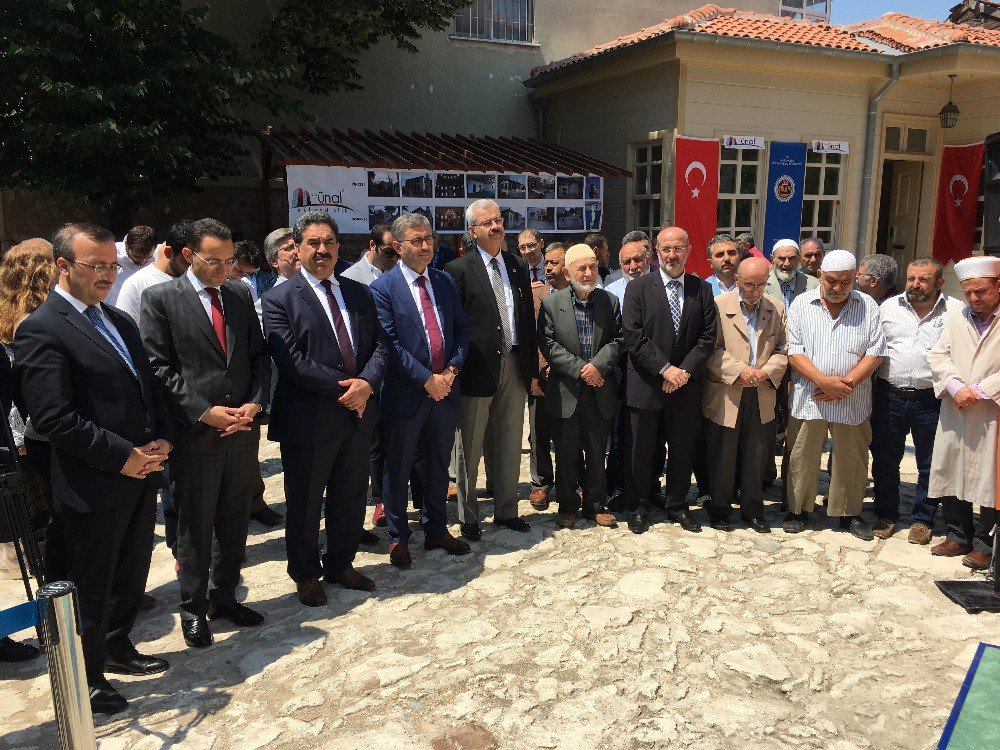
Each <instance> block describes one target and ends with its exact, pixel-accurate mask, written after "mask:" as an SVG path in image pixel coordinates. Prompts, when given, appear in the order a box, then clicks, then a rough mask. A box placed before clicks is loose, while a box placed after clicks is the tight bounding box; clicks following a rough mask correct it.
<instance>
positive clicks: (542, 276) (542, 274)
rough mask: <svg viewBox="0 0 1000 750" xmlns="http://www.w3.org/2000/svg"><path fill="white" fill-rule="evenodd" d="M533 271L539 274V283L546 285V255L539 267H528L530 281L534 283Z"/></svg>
mask: <svg viewBox="0 0 1000 750" xmlns="http://www.w3.org/2000/svg"><path fill="white" fill-rule="evenodd" d="M532 271H534V272H536V273H537V274H538V281H541V282H542V283H545V256H544V255H543V256H542V259H541V260H540V261H538V265H537V266H528V281H531V282H534V281H535V279H534V278H533V277H532V273H531V272H532Z"/></svg>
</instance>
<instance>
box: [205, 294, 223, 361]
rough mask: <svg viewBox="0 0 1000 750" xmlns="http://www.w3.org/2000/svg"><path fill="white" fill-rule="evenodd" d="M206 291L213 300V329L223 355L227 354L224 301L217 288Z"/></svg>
mask: <svg viewBox="0 0 1000 750" xmlns="http://www.w3.org/2000/svg"><path fill="white" fill-rule="evenodd" d="M205 291H206V292H208V296H209V297H211V298H212V328H214V329H215V335H216V336H217V337H218V339H219V346H221V347H222V353H223V354H226V316H225V315H223V314H222V299H221V298H220V297H219V290H218V289H216V288H215V287H211V286H207V287H205Z"/></svg>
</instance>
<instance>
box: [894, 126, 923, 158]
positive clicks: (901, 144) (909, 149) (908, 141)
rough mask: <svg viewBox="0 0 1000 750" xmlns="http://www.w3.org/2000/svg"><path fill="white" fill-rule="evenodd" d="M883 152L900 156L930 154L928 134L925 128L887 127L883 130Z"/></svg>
mask: <svg viewBox="0 0 1000 750" xmlns="http://www.w3.org/2000/svg"><path fill="white" fill-rule="evenodd" d="M885 150H886V151H894V152H896V153H901V154H923V155H926V154H930V153H931V151H932V149H931V144H930V134H929V133H928V130H927V128H911V127H909V126H905V125H892V126H889V127H887V128H886V129H885Z"/></svg>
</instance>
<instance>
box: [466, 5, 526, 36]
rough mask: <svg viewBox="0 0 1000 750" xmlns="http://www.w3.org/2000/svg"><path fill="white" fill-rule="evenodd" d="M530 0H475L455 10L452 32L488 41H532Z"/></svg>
mask: <svg viewBox="0 0 1000 750" xmlns="http://www.w3.org/2000/svg"><path fill="white" fill-rule="evenodd" d="M534 24H535V1H534V0H476V2H474V3H472V4H471V5H470V6H469V7H468V8H465V9H463V10H459V11H456V12H455V32H454V36H456V37H459V38H461V39H483V40H485V41H490V42H507V43H521V44H530V43H531V42H532V41H534Z"/></svg>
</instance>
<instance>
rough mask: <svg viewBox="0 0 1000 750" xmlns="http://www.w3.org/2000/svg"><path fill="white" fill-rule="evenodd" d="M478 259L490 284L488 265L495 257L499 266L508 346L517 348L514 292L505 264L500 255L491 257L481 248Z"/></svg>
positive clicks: (489, 267) (491, 271)
mask: <svg viewBox="0 0 1000 750" xmlns="http://www.w3.org/2000/svg"><path fill="white" fill-rule="evenodd" d="M477 247H478V246H477ZM479 257H480V258H482V261H483V263H484V264H486V277H487V278H488V279H489V280H490V281H491V282H492V281H493V269H492V267H491V265H490V264H491V263H492V262H493V258H494V257H496V260H497V265H498V266H500V279H501V281H503V294H504V299H505V300H506V302H507V322H508V323H509V324H510V345H511V346H517V326H516V325H515V324H514V290H513V288H512V287H511V285H510V277H509V276H508V275H507V264H506V263H504V262H503V257H502V255H501V253H499V252H498V253H497V254H496V256H493V255H490V254H489V253H488V252H486V251H485V250H483V249H482V248H481V247H480V248H479Z"/></svg>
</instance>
